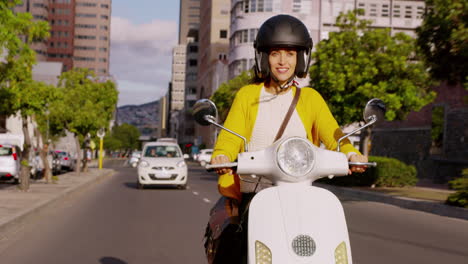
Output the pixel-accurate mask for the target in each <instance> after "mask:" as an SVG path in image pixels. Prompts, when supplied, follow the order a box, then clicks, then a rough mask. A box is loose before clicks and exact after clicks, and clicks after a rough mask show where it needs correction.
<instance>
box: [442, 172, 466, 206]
mask: <svg viewBox="0 0 468 264" xmlns="http://www.w3.org/2000/svg"><path fill="white" fill-rule="evenodd" d="M449 185H450V188H452V189H454V190H456V191H457V192H456V193H454V194H451V195H449V197H448V198H447V201H446V202H445V203H446V204H449V205H454V206H460V207H465V208H468V168H467V169H464V170H463V177H462V178H458V179H455V180H452V181H450V182H449Z"/></svg>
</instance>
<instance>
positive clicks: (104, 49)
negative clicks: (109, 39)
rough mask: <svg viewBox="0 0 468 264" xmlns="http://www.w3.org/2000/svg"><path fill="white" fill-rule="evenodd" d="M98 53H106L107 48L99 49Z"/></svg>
mask: <svg viewBox="0 0 468 264" xmlns="http://www.w3.org/2000/svg"><path fill="white" fill-rule="evenodd" d="M99 51H102V52H106V51H107V48H99Z"/></svg>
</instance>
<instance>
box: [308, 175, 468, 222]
mask: <svg viewBox="0 0 468 264" xmlns="http://www.w3.org/2000/svg"><path fill="white" fill-rule="evenodd" d="M314 185H315V186H318V187H322V188H325V189H327V190H329V191H331V192H333V193H334V194H335V195H336V196H339V197H344V198H351V199H358V200H366V201H372V202H378V203H386V204H392V205H396V206H399V207H402V208H406V209H411V210H418V211H423V212H427V213H432V214H437V215H441V216H448V217H453V218H459V219H464V220H468V209H467V208H461V207H456V206H450V205H445V204H443V203H442V202H437V201H431V200H424V199H415V198H408V197H403V196H398V195H391V194H386V193H382V192H376V191H368V190H362V189H359V188H350V187H338V186H332V185H328V184H319V183H316V184H314ZM415 188H420V189H425V190H429V191H434V192H441V191H443V190H440V189H435V188H428V187H415ZM447 192H448V191H447Z"/></svg>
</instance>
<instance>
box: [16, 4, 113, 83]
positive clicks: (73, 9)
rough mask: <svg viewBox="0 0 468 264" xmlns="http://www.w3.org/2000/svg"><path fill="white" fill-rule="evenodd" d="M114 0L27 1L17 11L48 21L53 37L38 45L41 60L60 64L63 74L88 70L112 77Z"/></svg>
mask: <svg viewBox="0 0 468 264" xmlns="http://www.w3.org/2000/svg"><path fill="white" fill-rule="evenodd" d="M111 5H112V0H99V1H98V0H24V1H23V3H22V4H20V5H18V6H17V7H16V8H15V12H30V13H31V14H32V15H33V18H34V19H36V20H43V21H48V22H49V24H50V28H51V29H50V38H49V39H47V40H45V41H43V42H40V43H35V44H34V45H33V46H32V48H33V49H34V50H35V51H36V54H37V59H38V61H52V62H61V63H62V64H63V71H68V70H70V69H72V68H88V69H91V70H93V71H94V72H95V73H96V74H97V75H99V76H107V75H109V56H110V18H111V11H112V9H111Z"/></svg>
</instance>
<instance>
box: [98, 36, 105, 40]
mask: <svg viewBox="0 0 468 264" xmlns="http://www.w3.org/2000/svg"><path fill="white" fill-rule="evenodd" d="M99 40H107V37H106V36H100V37H99Z"/></svg>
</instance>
